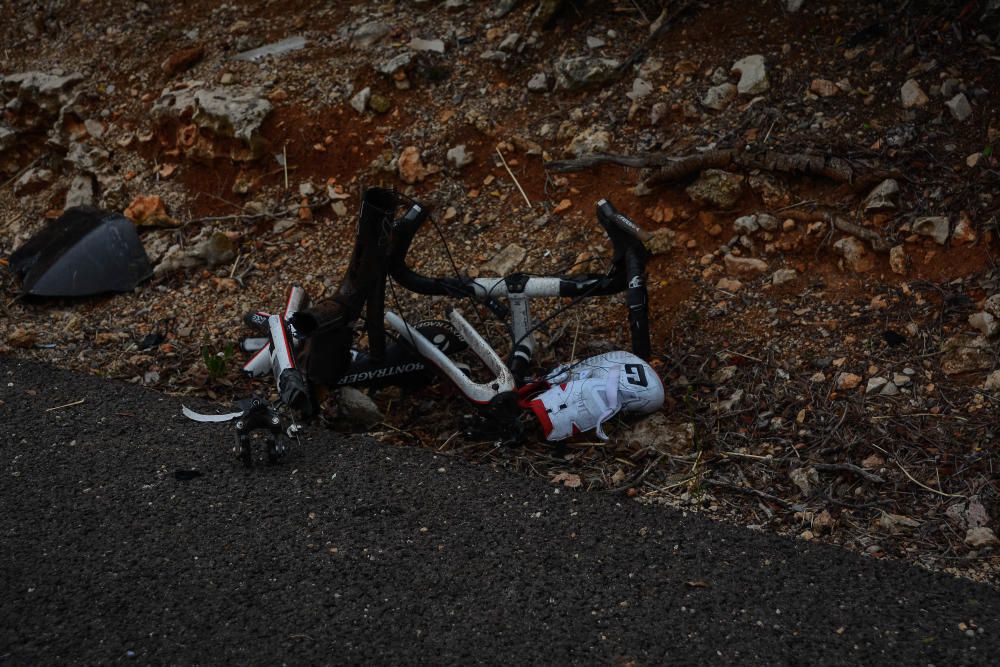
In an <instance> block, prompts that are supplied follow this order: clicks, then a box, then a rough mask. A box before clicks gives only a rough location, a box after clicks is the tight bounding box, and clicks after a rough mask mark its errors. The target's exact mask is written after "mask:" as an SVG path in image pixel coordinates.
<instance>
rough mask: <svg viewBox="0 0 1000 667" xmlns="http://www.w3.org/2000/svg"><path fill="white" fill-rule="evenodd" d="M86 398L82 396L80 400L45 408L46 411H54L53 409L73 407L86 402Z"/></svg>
mask: <svg viewBox="0 0 1000 667" xmlns="http://www.w3.org/2000/svg"><path fill="white" fill-rule="evenodd" d="M85 400H87V399H85V398H81V399H80V400H79V401H73V402H72V403H64V404H63V405H57V406H55V407H51V408H46V410H45V411H46V412H52V411H53V410H62V409H63V408H71V407H73V406H74V405H80V404H81V403H83V402H84V401H85Z"/></svg>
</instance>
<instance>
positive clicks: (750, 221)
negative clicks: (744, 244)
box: [733, 215, 760, 234]
mask: <svg viewBox="0 0 1000 667" xmlns="http://www.w3.org/2000/svg"><path fill="white" fill-rule="evenodd" d="M758 229H760V225H759V224H757V216H756V215H743V216H740V217H738V218H736V220H735V221H734V222H733V231H734V232H736V233H737V234H753V233H754V232H755V231H757V230H758Z"/></svg>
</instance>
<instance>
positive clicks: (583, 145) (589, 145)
mask: <svg viewBox="0 0 1000 667" xmlns="http://www.w3.org/2000/svg"><path fill="white" fill-rule="evenodd" d="M610 146H611V133H610V132H608V131H607V130H605V129H602V128H600V127H598V126H596V125H595V126H591V127H589V128H587V129H586V130H584V131H583V132H580V133H579V134H577V135H576V136H575V137H573V140H572V141H571V142H570V144H569V148H568V150H569V152H570V153H572V154H573V155H574V156H575V157H582V156H584V155H590V154H592V153H606V152H607V151H608V148H610Z"/></svg>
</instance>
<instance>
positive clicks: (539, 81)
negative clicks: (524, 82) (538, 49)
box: [528, 72, 549, 93]
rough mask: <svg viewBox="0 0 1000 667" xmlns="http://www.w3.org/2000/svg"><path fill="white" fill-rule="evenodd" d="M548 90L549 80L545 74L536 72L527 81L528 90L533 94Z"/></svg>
mask: <svg viewBox="0 0 1000 667" xmlns="http://www.w3.org/2000/svg"><path fill="white" fill-rule="evenodd" d="M548 89H549V78H548V77H547V76H545V72H536V73H535V74H533V75H532V77H531V78H530V79H528V90H530V91H531V92H533V93H544V92H546V91H547V90H548Z"/></svg>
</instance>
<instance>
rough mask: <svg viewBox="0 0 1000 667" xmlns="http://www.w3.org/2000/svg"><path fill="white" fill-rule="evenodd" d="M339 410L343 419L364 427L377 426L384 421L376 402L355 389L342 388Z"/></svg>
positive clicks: (338, 403) (338, 402) (339, 397)
mask: <svg viewBox="0 0 1000 667" xmlns="http://www.w3.org/2000/svg"><path fill="white" fill-rule="evenodd" d="M337 409H338V411H339V413H340V416H341V417H342V418H344V419H346V420H348V421H351V422H354V423H356V424H360V425H362V426H368V425H371V424H377V423H378V422H380V421H382V420H383V419H384V417H383V416H382V412H381V411H380V410H379V409H378V406H377V405H375V401H373V400H372V399H371V398H370V397H369V396H368V394H366V393H364V392H362V391H360V390H358V389H355V388H354V387H341V388H340V394H339V396H338V400H337Z"/></svg>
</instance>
